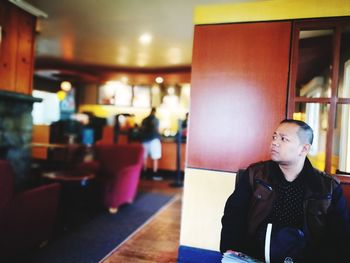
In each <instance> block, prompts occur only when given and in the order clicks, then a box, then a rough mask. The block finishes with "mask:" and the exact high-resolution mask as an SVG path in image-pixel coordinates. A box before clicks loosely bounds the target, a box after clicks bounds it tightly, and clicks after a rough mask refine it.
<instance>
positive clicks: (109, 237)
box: [26, 193, 172, 263]
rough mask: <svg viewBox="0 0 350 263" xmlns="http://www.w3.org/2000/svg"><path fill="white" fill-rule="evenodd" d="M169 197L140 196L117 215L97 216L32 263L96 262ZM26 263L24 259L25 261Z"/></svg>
mask: <svg viewBox="0 0 350 263" xmlns="http://www.w3.org/2000/svg"><path fill="white" fill-rule="evenodd" d="M171 198H172V196H166V195H162V194H156V193H140V194H139V195H138V196H137V197H136V199H135V201H134V203H133V204H131V205H127V206H122V207H121V208H120V210H119V211H118V213H117V214H114V215H111V214H108V213H107V212H101V213H100V214H98V215H96V216H94V217H93V218H92V219H91V220H89V221H88V222H86V223H85V224H83V225H81V226H79V227H77V228H74V229H72V230H70V231H67V232H66V233H65V234H64V235H61V236H60V237H59V238H58V239H57V240H54V241H51V242H50V243H49V244H48V245H47V246H45V247H44V248H42V249H40V251H38V253H37V254H36V255H35V256H33V257H32V260H31V261H32V262H38V263H42V262H45V263H46V262H50V263H51V262H54V263H70V262H72V263H73V262H74V263H77V262H79V263H85V262H98V261H99V260H101V259H102V258H103V257H105V256H106V255H107V254H108V253H109V252H111V251H112V250H113V249H114V248H115V247H116V246H118V244H120V243H121V242H123V241H124V240H125V239H126V238H127V237H128V236H129V235H131V234H132V233H133V232H134V231H135V230H136V229H137V228H138V227H140V226H141V225H142V224H143V223H144V222H145V221H147V219H149V218H150V217H151V216H152V215H154V214H155V213H156V212H157V211H158V210H159V209H160V208H161V207H163V206H164V205H165V204H166V203H167V202H168V201H169V200H170V199H171ZM26 262H28V259H27V261H26Z"/></svg>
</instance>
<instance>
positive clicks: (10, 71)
mask: <svg viewBox="0 0 350 263" xmlns="http://www.w3.org/2000/svg"><path fill="white" fill-rule="evenodd" d="M35 23H36V18H35V17H34V16H32V15H30V14H28V13H27V12H25V11H23V10H21V9H19V8H18V7H16V6H14V5H12V4H11V3H9V2H7V1H3V0H1V1H0V25H1V29H2V32H1V34H2V35H1V47H0V48H1V51H0V89H2V90H8V91H14V92H19V93H25V94H31V92H32V80H33V64H34V40H35V39H34V38H35Z"/></svg>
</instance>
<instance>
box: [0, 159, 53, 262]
mask: <svg viewBox="0 0 350 263" xmlns="http://www.w3.org/2000/svg"><path fill="white" fill-rule="evenodd" d="M0 171H1V172H0V262H1V261H2V260H4V259H6V258H8V257H11V256H12V257H13V256H14V255H16V253H21V252H22V251H25V250H27V249H30V248H33V247H36V246H39V245H40V244H41V243H43V242H44V241H47V240H48V239H49V237H50V235H51V234H52V231H53V227H54V223H55V219H56V214H57V207H58V201H59V191H60V185H59V184H51V185H44V186H40V187H37V188H34V189H31V190H27V191H24V192H20V193H16V194H15V193H14V192H13V186H14V185H13V181H14V178H13V176H14V174H13V170H12V167H11V166H10V164H9V163H8V162H7V161H4V160H0Z"/></svg>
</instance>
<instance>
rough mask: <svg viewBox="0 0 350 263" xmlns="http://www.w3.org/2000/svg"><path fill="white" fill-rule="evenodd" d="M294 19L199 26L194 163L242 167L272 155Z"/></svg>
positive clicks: (191, 132) (281, 115)
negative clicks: (292, 20)
mask: <svg viewBox="0 0 350 263" xmlns="http://www.w3.org/2000/svg"><path fill="white" fill-rule="evenodd" d="M290 34H291V23H290V22H269V23H247V24H229V25H210V26H196V28H195V36H194V48H193V62H192V88H191V109H190V126H189V141H188V143H189V145H188V164H187V166H188V167H192V168H204V169H213V170H222V171H237V170H238V169H239V168H241V167H245V166H247V165H248V164H249V163H251V162H256V161H260V160H263V159H268V158H269V154H268V149H269V143H270V140H271V135H272V133H273V130H274V129H275V128H276V126H277V125H278V123H279V121H281V120H282V119H283V118H284V117H285V112H286V94H287V84H288V83H287V82H288V64H289V49H290Z"/></svg>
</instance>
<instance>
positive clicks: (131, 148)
mask: <svg viewBox="0 0 350 263" xmlns="http://www.w3.org/2000/svg"><path fill="white" fill-rule="evenodd" d="M95 154H96V160H97V161H98V162H99V164H100V167H99V168H100V169H99V180H100V182H101V188H102V196H103V204H104V206H106V207H107V208H108V209H109V211H110V212H111V213H116V212H117V211H118V207H119V206H120V205H121V204H125V203H132V202H133V200H134V198H135V195H136V193H137V186H138V183H139V180H140V173H141V169H142V165H143V147H142V145H140V144H123V145H122V144H109V145H96V149H95Z"/></svg>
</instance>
